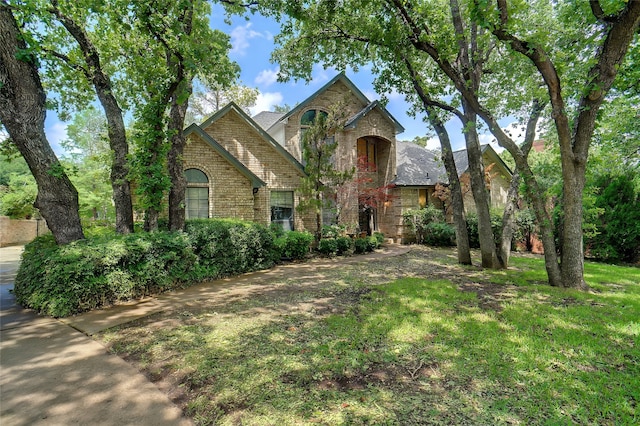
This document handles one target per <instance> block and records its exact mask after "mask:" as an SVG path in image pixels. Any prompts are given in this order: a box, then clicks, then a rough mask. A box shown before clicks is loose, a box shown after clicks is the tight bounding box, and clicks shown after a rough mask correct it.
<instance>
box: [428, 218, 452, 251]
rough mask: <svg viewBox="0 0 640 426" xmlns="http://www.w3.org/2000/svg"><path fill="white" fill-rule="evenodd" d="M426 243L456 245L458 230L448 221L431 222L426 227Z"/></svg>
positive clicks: (446, 245) (439, 245)
mask: <svg viewBox="0 0 640 426" xmlns="http://www.w3.org/2000/svg"><path fill="white" fill-rule="evenodd" d="M424 243H425V244H427V245H429V246H435V247H451V246H454V245H456V231H455V229H454V228H453V226H451V225H449V224H448V223H438V222H433V223H429V224H427V226H426V227H425V231H424Z"/></svg>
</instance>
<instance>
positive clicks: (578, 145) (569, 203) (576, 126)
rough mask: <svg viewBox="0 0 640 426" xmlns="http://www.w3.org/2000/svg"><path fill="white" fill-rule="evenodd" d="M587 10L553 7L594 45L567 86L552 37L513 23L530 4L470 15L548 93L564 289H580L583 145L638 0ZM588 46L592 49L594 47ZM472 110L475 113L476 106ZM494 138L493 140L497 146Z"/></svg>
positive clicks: (501, 2) (637, 17) (637, 20)
mask: <svg viewBox="0 0 640 426" xmlns="http://www.w3.org/2000/svg"><path fill="white" fill-rule="evenodd" d="M589 6H590V13H585V12H584V11H583V10H572V11H571V12H569V10H568V8H566V5H564V4H560V5H558V13H559V15H560V16H561V17H562V18H565V19H575V17H576V15H577V16H579V18H578V19H580V18H582V19H585V18H586V19H588V21H587V23H588V25H584V24H582V25H583V28H584V30H583V31H582V32H581V34H578V35H579V36H581V37H582V38H584V39H586V40H587V41H588V42H589V43H590V44H595V46H593V45H591V46H589V49H588V50H586V53H587V55H588V56H587V58H588V59H589V63H590V67H589V69H588V72H587V73H586V75H584V76H582V81H583V82H582V83H575V82H574V83H573V84H572V82H570V81H567V80H566V79H563V78H562V75H561V73H559V72H558V66H559V65H560V64H561V61H562V59H560V58H554V55H553V46H554V45H555V44H556V43H557V37H556V38H553V39H547V40H544V41H545V42H546V43H544V42H541V40H538V39H535V38H534V37H532V35H531V34H528V33H527V32H526V31H524V32H523V31H522V30H524V28H522V26H521V25H519V24H520V22H522V19H523V16H526V15H523V14H531V13H532V12H534V7H535V5H533V6H532V7H531V8H525V10H520V9H518V8H516V7H511V8H510V7H509V5H508V4H507V1H506V0H498V1H497V2H496V5H495V6H494V5H488V4H487V3H483V4H480V3H479V2H478V1H477V0H475V1H474V8H475V9H474V11H473V13H474V14H475V15H476V17H477V20H478V22H479V23H480V25H483V26H484V27H485V28H487V29H488V30H490V31H491V33H492V34H493V35H494V36H495V37H496V38H497V39H498V40H500V41H501V42H503V43H505V44H507V45H508V46H509V47H510V48H511V49H513V50H514V51H515V52H518V53H519V54H521V55H523V56H524V57H526V58H528V59H529V60H530V61H531V63H532V64H533V65H534V66H535V68H536V70H537V71H538V73H539V75H540V76H541V77H542V78H543V80H544V84H545V86H546V88H547V90H548V96H549V100H550V104H551V108H552V118H553V120H554V123H555V127H556V134H557V137H558V143H559V145H560V156H561V157H560V158H561V162H562V182H563V212H564V226H563V235H562V243H563V244H562V265H561V274H562V278H561V279H562V284H563V285H564V286H567V287H576V288H584V287H585V285H586V284H585V282H584V252H583V250H584V249H583V234H582V213H583V208H582V207H583V206H582V196H583V191H584V184H585V173H586V166H587V159H588V155H589V146H590V143H591V138H592V136H593V134H594V129H595V123H596V119H597V114H598V110H599V109H600V106H601V105H602V103H603V102H604V101H605V98H606V96H607V93H608V92H609V89H610V88H611V86H612V85H613V83H614V80H615V77H616V75H617V74H618V70H619V69H620V67H621V65H622V63H623V60H624V58H625V55H626V53H627V51H628V48H629V45H630V44H631V42H632V41H633V39H634V37H635V36H636V32H637V29H638V26H639V25H640V2H638V1H630V2H620V3H617V4H614V5H607V7H608V10H606V11H605V9H604V8H603V5H602V4H601V3H600V1H596V0H594V1H591V2H589ZM547 12H548V11H547ZM580 15H582V16H580ZM570 22H573V23H575V22H576V21H570ZM582 22H583V21H581V23H582ZM534 36H535V35H534ZM594 36H595V37H594ZM594 38H595V42H594V41H593V40H594ZM551 43H553V44H551ZM563 47H564V49H563V51H564V52H566V51H567V50H568V49H572V48H571V47H570V46H563ZM594 47H597V48H596V49H594ZM574 81H575V80H574ZM564 86H568V87H571V88H573V89H574V90H572V91H569V93H573V94H574V97H573V101H574V102H575V103H576V105H577V108H576V109H575V112H574V114H573V117H570V113H569V110H568V105H567V99H566V96H567V95H566V93H567V91H566V89H565V90H563V87H564ZM477 110H478V111H480V110H481V108H477ZM500 139H501V138H499V139H498V141H499V142H500ZM545 251H546V248H545Z"/></svg>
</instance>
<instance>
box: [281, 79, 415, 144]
mask: <svg viewBox="0 0 640 426" xmlns="http://www.w3.org/2000/svg"><path fill="white" fill-rule="evenodd" d="M338 81H341V82H342V83H343V84H344V85H345V86H347V88H348V89H349V90H350V91H351V92H353V94H354V95H355V96H356V98H358V100H359V101H360V102H362V104H364V105H366V107H365V108H364V109H363V110H362V111H360V112H359V113H358V114H356V115H355V116H353V117H352V118H351V119H349V122H352V124H355V123H356V122H357V121H358V120H359V119H360V118H362V117H364V116H365V115H366V113H367V112H369V111H371V110H372V109H374V108H379V110H380V112H381V113H382V114H383V115H384V116H385V117H387V118H388V119H389V120H390V121H392V122H393V124H394V125H395V128H396V134H397V133H402V132H404V127H402V126H401V125H400V123H399V122H398V120H396V119H395V118H394V117H393V116H392V115H391V114H390V113H389V111H387V110H386V108H384V107H382V105H380V103H379V102H378V101H374V102H371V101H370V100H369V99H368V98H367V97H366V96H365V95H364V93H362V92H361V91H360V89H358V88H357V87H356V85H355V84H353V82H352V81H351V80H349V78H347V76H346V75H345V73H344V72H341V73H340V74H338V75H336V76H335V77H333V78H332V79H331V80H329V82H328V83H327V84H325V85H324V86H322V87H321V88H320V89H318V90H317V91H316V92H315V93H314V94H312V95H311V96H309V97H308V98H307V99H305V100H304V101H302V102H301V103H299V104H298V105H296V106H295V108H293V109H291V111H289V112H288V113H286V114H285V115H283V116H282V117H281V118H280V120H279V121H284V120H287V119H288V118H289V117H291V116H292V115H294V114H297V113H298V112H300V111H302V110H303V109H304V108H306V107H307V105H309V104H310V103H311V101H313V100H314V99H315V98H316V97H317V96H318V95H319V94H321V93H322V92H324V91H325V90H327V89H328V88H330V87H331V86H333V85H334V84H335V83H336V82H338ZM345 127H346V126H345Z"/></svg>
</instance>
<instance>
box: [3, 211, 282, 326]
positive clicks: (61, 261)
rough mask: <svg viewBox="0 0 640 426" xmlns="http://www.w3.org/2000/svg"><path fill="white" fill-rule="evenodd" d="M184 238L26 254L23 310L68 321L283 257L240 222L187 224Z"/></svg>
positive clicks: (148, 236)
mask: <svg viewBox="0 0 640 426" xmlns="http://www.w3.org/2000/svg"><path fill="white" fill-rule="evenodd" d="M186 229H187V232H154V233H135V234H130V235H124V236H123V235H105V236H103V237H98V238H89V239H86V240H81V241H76V242H73V243H70V244H67V245H64V246H58V245H56V244H55V241H54V240H53V237H51V236H50V235H48V236H44V237H40V238H37V239H36V240H34V241H33V242H32V243H30V244H28V245H27V246H26V247H25V251H24V254H23V260H22V263H21V265H20V269H19V270H18V275H17V277H16V281H15V295H16V299H17V301H18V303H20V304H21V305H22V306H25V307H28V308H32V309H34V310H36V311H38V312H41V313H44V314H47V315H51V316H54V317H62V316H68V315H72V314H75V313H79V312H83V311H86V310H90V309H94V308H97V307H100V306H104V305H108V304H111V303H114V302H117V301H122V300H129V299H133V298H138V297H142V296H145V295H149V294H156V293H160V292H163V291H166V290H169V289H172V288H177V287H183V286H185V285H188V284H192V283H194V282H197V281H200V280H202V279H207V278H219V277H221V276H225V275H231V274H239V273H242V272H247V271H253V270H257V269H264V268H268V267H271V266H272V265H273V264H274V262H275V260H276V259H279V252H277V251H276V248H275V244H274V240H273V235H272V234H271V232H269V230H268V229H267V228H265V227H264V226H262V225H258V224H255V223H250V222H242V221H237V220H197V221H188V222H187V225H186Z"/></svg>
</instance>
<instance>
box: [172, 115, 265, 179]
mask: <svg viewBox="0 0 640 426" xmlns="http://www.w3.org/2000/svg"><path fill="white" fill-rule="evenodd" d="M192 133H195V134H196V135H198V136H200V137H201V138H202V140H204V141H205V142H206V143H208V144H209V145H210V146H211V147H212V148H213V149H214V151H216V152H217V153H218V154H220V156H221V157H223V158H224V159H225V160H227V161H228V162H229V163H231V165H232V166H234V167H235V168H236V169H237V170H238V171H239V172H240V173H241V174H242V175H244V176H245V177H246V178H247V179H249V180H250V181H251V185H252V186H253V187H254V188H259V187H261V186H265V185H266V183H265V182H264V181H263V180H262V179H260V178H259V177H258V176H256V175H255V174H254V173H253V172H252V171H251V170H249V169H248V168H247V167H246V166H245V165H244V164H242V163H241V162H240V161H238V159H237V158H236V157H234V156H233V155H231V153H230V152H229V151H227V150H226V149H224V147H223V146H222V145H220V144H219V143H218V142H216V141H215V139H213V138H212V137H211V136H209V134H208V133H207V132H205V131H204V130H202V128H201V127H200V126H198V125H197V124H195V123H193V124H191V125H190V126H189V127H187V128H186V129H185V130H184V136H185V137H187V136H189V135H190V134H192Z"/></svg>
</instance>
